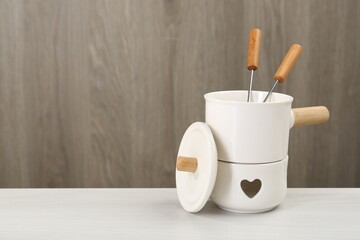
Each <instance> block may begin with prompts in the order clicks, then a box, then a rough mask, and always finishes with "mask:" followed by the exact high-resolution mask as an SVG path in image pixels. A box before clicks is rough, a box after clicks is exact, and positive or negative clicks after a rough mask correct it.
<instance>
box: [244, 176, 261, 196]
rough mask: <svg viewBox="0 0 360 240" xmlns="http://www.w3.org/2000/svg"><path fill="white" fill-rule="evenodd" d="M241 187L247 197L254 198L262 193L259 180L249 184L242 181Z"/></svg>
mask: <svg viewBox="0 0 360 240" xmlns="http://www.w3.org/2000/svg"><path fill="white" fill-rule="evenodd" d="M240 186H241V189H242V190H243V192H244V193H245V194H246V196H248V197H249V198H253V197H255V195H256V194H258V192H259V191H260V188H261V181H260V180H259V179H255V180H254V181H252V182H249V181H248V180H246V179H245V180H242V181H241V183H240Z"/></svg>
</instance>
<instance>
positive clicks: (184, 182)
mask: <svg viewBox="0 0 360 240" xmlns="http://www.w3.org/2000/svg"><path fill="white" fill-rule="evenodd" d="M180 156H182V157H191V158H196V159H197V169H196V171H195V172H186V171H179V170H177V169H176V191H177V194H178V198H179V201H180V203H181V205H182V207H183V208H184V209H185V210H186V211H188V212H193V213H195V212H198V211H200V210H201V209H202V208H203V207H204V206H205V204H206V202H207V201H208V199H209V197H210V195H211V192H212V190H213V188H214V185H215V180H216V174H217V161H218V157H217V151H216V145H215V141H214V137H213V135H212V133H211V130H210V128H209V126H208V125H207V124H206V123H203V122H195V123H193V124H192V125H191V126H190V127H189V128H188V129H187V130H186V132H185V134H184V136H183V138H182V140H181V144H180V147H179V152H178V158H179V157H180Z"/></svg>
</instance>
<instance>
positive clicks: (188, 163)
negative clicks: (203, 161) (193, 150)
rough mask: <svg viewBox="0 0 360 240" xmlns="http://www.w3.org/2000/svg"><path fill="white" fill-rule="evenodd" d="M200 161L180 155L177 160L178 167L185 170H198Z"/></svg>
mask: <svg viewBox="0 0 360 240" xmlns="http://www.w3.org/2000/svg"><path fill="white" fill-rule="evenodd" d="M197 166H198V162H197V159H196V158H192V157H183V156H180V157H178V159H177V161H176V169H177V170H178V171H183V172H196V169H197Z"/></svg>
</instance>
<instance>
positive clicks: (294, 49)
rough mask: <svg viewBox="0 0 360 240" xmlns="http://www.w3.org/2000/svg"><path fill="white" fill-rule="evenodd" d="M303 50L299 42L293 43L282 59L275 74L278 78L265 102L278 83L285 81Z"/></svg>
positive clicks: (275, 77)
mask: <svg viewBox="0 0 360 240" xmlns="http://www.w3.org/2000/svg"><path fill="white" fill-rule="evenodd" d="M301 51H302V47H301V46H300V45H299V44H293V45H292V46H291V48H290V49H289V51H288V52H287V54H286V56H285V57H284V60H283V61H282V63H281V64H280V66H279V68H278V70H277V71H276V73H275V75H274V79H275V80H276V82H275V83H274V85H273V86H272V88H271V89H270V91H269V93H268V94H267V95H266V97H265V98H264V101H263V102H266V100H267V99H268V97H269V96H270V94H271V93H272V92H273V91H274V89H275V87H276V85H277V84H278V83H283V82H284V81H285V79H286V77H287V76H288V74H289V72H290V71H291V69H292V68H293V67H294V65H295V63H296V61H297V59H298V58H299V56H300V54H301Z"/></svg>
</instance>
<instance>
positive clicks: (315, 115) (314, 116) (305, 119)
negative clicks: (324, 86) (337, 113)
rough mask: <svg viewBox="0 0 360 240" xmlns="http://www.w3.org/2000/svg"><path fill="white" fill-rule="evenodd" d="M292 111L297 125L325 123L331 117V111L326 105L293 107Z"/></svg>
mask: <svg viewBox="0 0 360 240" xmlns="http://www.w3.org/2000/svg"><path fill="white" fill-rule="evenodd" d="M292 112H293V114H294V126H295V127H298V126H306V125H313V124H321V123H325V122H327V121H328V120H329V118H330V112H329V110H328V109H327V108H326V107H324V106H316V107H304V108H293V109H292Z"/></svg>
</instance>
